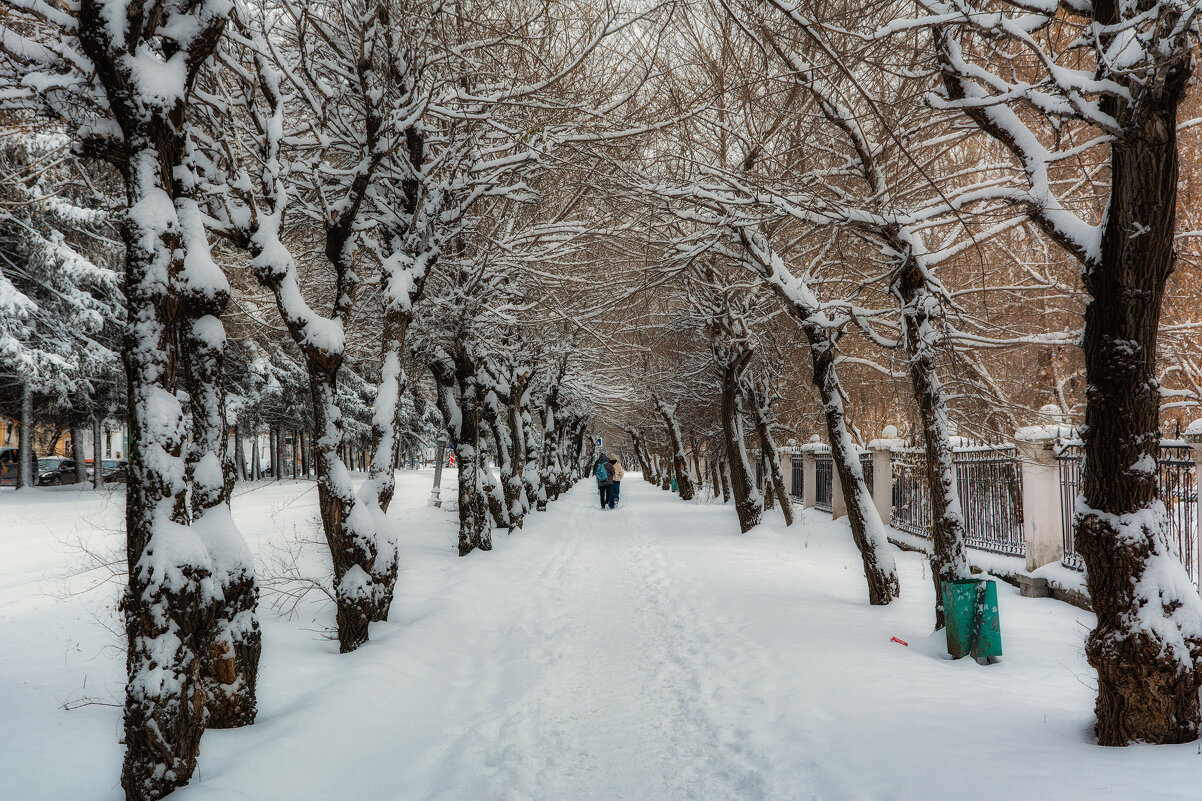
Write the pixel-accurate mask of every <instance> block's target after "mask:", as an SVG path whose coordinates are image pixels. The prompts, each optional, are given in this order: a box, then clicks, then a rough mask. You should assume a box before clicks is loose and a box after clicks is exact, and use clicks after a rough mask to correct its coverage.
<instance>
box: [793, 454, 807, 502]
mask: <svg viewBox="0 0 1202 801" xmlns="http://www.w3.org/2000/svg"><path fill="white" fill-rule="evenodd" d="M790 461H791V462H792V468H793V484H792V490H791V491H790V493H789V494H790V495H792V496H793V497H794V498H796V499H797V500H799V501H804V500H805V487H804V484H805V469H804V468H805V463H804V461H802V458H801V457H800V456H794V457H793V458H792V459H791V460H790Z"/></svg>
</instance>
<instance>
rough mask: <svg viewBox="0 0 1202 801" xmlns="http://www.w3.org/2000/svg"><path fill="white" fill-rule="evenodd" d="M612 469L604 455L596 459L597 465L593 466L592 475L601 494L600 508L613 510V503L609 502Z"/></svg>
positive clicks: (612, 478)
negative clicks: (595, 478)
mask: <svg viewBox="0 0 1202 801" xmlns="http://www.w3.org/2000/svg"><path fill="white" fill-rule="evenodd" d="M612 469H613V468H612V467H611V465H610V463H609V457H608V456H606V455H605V454H604V453H603V454H601V455H600V456H598V457H597V463H596V464H594V465H593V475H594V476H596V477H597V489H598V490H600V492H601V508H602V509H605V508H607V506H608V508H610V509H612V508H613V501H612V500H610V495H609V492H610V489H611V488H612V487H613V485H614V477H613V472H612Z"/></svg>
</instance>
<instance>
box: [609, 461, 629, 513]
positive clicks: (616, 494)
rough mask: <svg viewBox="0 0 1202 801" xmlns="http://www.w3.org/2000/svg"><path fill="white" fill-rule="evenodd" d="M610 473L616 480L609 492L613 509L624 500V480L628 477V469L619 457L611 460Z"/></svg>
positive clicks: (610, 504)
mask: <svg viewBox="0 0 1202 801" xmlns="http://www.w3.org/2000/svg"><path fill="white" fill-rule="evenodd" d="M609 472H610V475H612V476H613V480H614V485H613V487H611V488H610V490H609V508H610V509H612V508H614V507H615V506H617V504H618V502H619V501H620V500H621V499H622V498H621V495H622V479H623V478H624V477H625V476H626V469H625V468H623V467H622V462H621V461H619V460H618V457H616V456H615V457H614V458H612V459H610V460H609Z"/></svg>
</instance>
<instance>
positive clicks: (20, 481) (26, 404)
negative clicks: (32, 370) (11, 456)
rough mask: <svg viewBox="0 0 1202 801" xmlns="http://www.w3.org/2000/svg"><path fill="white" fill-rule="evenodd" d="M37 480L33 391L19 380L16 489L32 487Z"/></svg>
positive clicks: (26, 382)
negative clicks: (34, 451)
mask: <svg viewBox="0 0 1202 801" xmlns="http://www.w3.org/2000/svg"><path fill="white" fill-rule="evenodd" d="M36 480H37V470H36V469H35V468H34V453H33V391H32V390H31V389H30V388H29V382H28V381H22V382H21V427H20V429H19V431H18V432H17V489H22V488H24V487H32V486H33V485H34V484H35V483H36Z"/></svg>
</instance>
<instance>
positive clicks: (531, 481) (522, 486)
mask: <svg viewBox="0 0 1202 801" xmlns="http://www.w3.org/2000/svg"><path fill="white" fill-rule="evenodd" d="M527 379H528V376H520V377H515V378H514V380H513V381H511V382H510V385H509V403H508V406H507V407H506V413H507V414H508V416H509V436H510V459H511V460H512V462H513V470H514V474H513V477H512V478H511V479H510V480H511V482H512V483H513V485H514V486H513V488H512V492H513V497H514V500H515V502H516V508H515V511H514V513H513V525H514V527H515V528H521V527H522V526H523V525H524V524H525V522H526V513H527V512H529V511H530V504H531V503H532V500H533V495H532V493H533V492H534V491H535V475H532V474H531V464H532V459H531V457H530V454H529V451H528V442H527V434H526V412H525V409H524V404H525V401H526V398H527V391H526V381H527ZM533 464H534V468H535V469H534V474H537V472H538V469H537V468H538V465H537V462H534V463H533Z"/></svg>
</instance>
